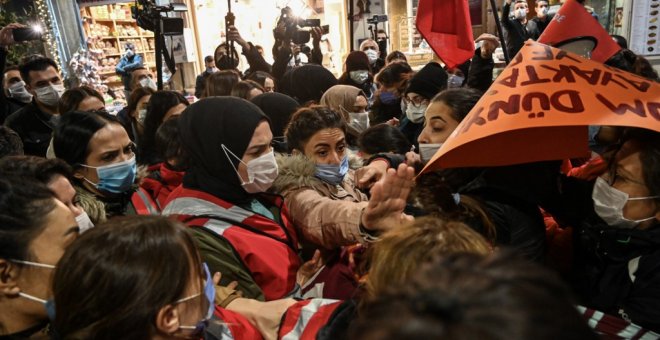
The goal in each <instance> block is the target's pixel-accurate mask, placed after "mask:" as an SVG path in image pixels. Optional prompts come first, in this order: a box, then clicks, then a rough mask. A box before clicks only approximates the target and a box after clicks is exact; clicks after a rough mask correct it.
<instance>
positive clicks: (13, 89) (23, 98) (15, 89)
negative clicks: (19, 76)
mask: <svg viewBox="0 0 660 340" xmlns="http://www.w3.org/2000/svg"><path fill="white" fill-rule="evenodd" d="M7 92H9V98H14V99H16V100H17V101H19V102H21V103H24V104H27V103H29V102H31V101H32V94H31V93H30V92H28V90H27V89H26V88H25V82H24V81H22V80H21V81H19V82H17V83H15V84H13V85H11V86H9V88H8V89H7Z"/></svg>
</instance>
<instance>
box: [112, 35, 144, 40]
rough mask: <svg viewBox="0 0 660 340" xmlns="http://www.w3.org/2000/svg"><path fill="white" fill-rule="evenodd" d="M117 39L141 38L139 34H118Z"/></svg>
mask: <svg viewBox="0 0 660 340" xmlns="http://www.w3.org/2000/svg"><path fill="white" fill-rule="evenodd" d="M117 38H119V39H140V38H142V36H141V35H124V36H119V37H117Z"/></svg>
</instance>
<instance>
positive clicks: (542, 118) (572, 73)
mask: <svg viewBox="0 0 660 340" xmlns="http://www.w3.org/2000/svg"><path fill="white" fill-rule="evenodd" d="M589 125H612V126H628V127H640V128H646V129H652V130H655V131H658V132H660V85H659V84H658V83H655V82H652V81H649V80H647V79H645V78H642V77H639V76H636V75H633V74H631V73H628V72H624V71H621V70H618V69H615V68H611V67H608V66H605V65H603V64H601V63H598V62H595V61H591V60H588V59H584V58H582V57H580V56H577V55H575V54H571V53H568V52H564V51H562V50H560V49H556V48H552V47H550V46H547V45H543V44H540V43H537V42H534V41H532V40H528V41H527V42H526V43H525V46H524V47H523V48H522V49H521V50H520V53H518V55H516V58H515V59H514V60H513V61H512V62H511V63H510V64H509V65H508V66H507V68H506V69H504V71H502V73H501V74H500V75H499V77H497V79H496V80H495V82H494V83H493V85H491V87H490V88H489V89H488V91H486V93H485V94H484V96H483V97H481V100H479V102H478V103H477V104H476V105H475V107H474V108H473V109H472V111H470V113H469V114H468V115H467V116H466V117H465V119H463V121H462V122H461V124H460V125H459V126H458V127H457V128H456V130H455V131H454V132H453V134H452V135H451V136H450V137H449V138H448V139H447V141H446V142H445V143H444V144H443V145H442V147H441V148H440V150H438V152H437V153H436V155H435V156H434V157H433V158H432V159H431V161H430V162H429V163H428V164H427V166H426V167H425V168H424V171H431V170H434V169H438V168H454V167H473V166H499V165H511V164H520V163H528V162H535V161H543V160H558V159H567V158H574V157H584V156H588V155H589V149H588V146H587V143H588V137H587V128H586V127H587V126H589Z"/></svg>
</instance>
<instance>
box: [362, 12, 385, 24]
mask: <svg viewBox="0 0 660 340" xmlns="http://www.w3.org/2000/svg"><path fill="white" fill-rule="evenodd" d="M381 22H387V15H386V14H382V15H374V16H373V17H371V19H367V24H371V25H377V24H379V23H381Z"/></svg>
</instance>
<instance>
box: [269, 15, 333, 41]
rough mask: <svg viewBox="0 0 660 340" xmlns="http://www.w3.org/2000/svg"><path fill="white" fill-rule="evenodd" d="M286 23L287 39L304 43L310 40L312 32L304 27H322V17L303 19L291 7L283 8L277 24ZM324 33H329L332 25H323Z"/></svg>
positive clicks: (285, 37)
mask: <svg viewBox="0 0 660 340" xmlns="http://www.w3.org/2000/svg"><path fill="white" fill-rule="evenodd" d="M282 23H284V25H285V27H286V31H285V34H284V35H285V36H284V37H283V38H284V39H286V40H289V39H290V40H291V41H292V42H293V43H294V44H297V45H302V44H306V43H308V42H309V40H310V37H311V33H310V31H309V30H303V29H301V28H304V27H321V20H320V19H303V18H300V17H297V16H295V15H294V14H293V11H292V10H291V8H290V7H288V6H287V7H284V8H282V13H281V15H280V19H279V20H278V22H277V25H278V26H279V25H280V24H282ZM322 29H323V34H328V31H329V29H330V27H329V26H328V25H325V26H323V27H322Z"/></svg>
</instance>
